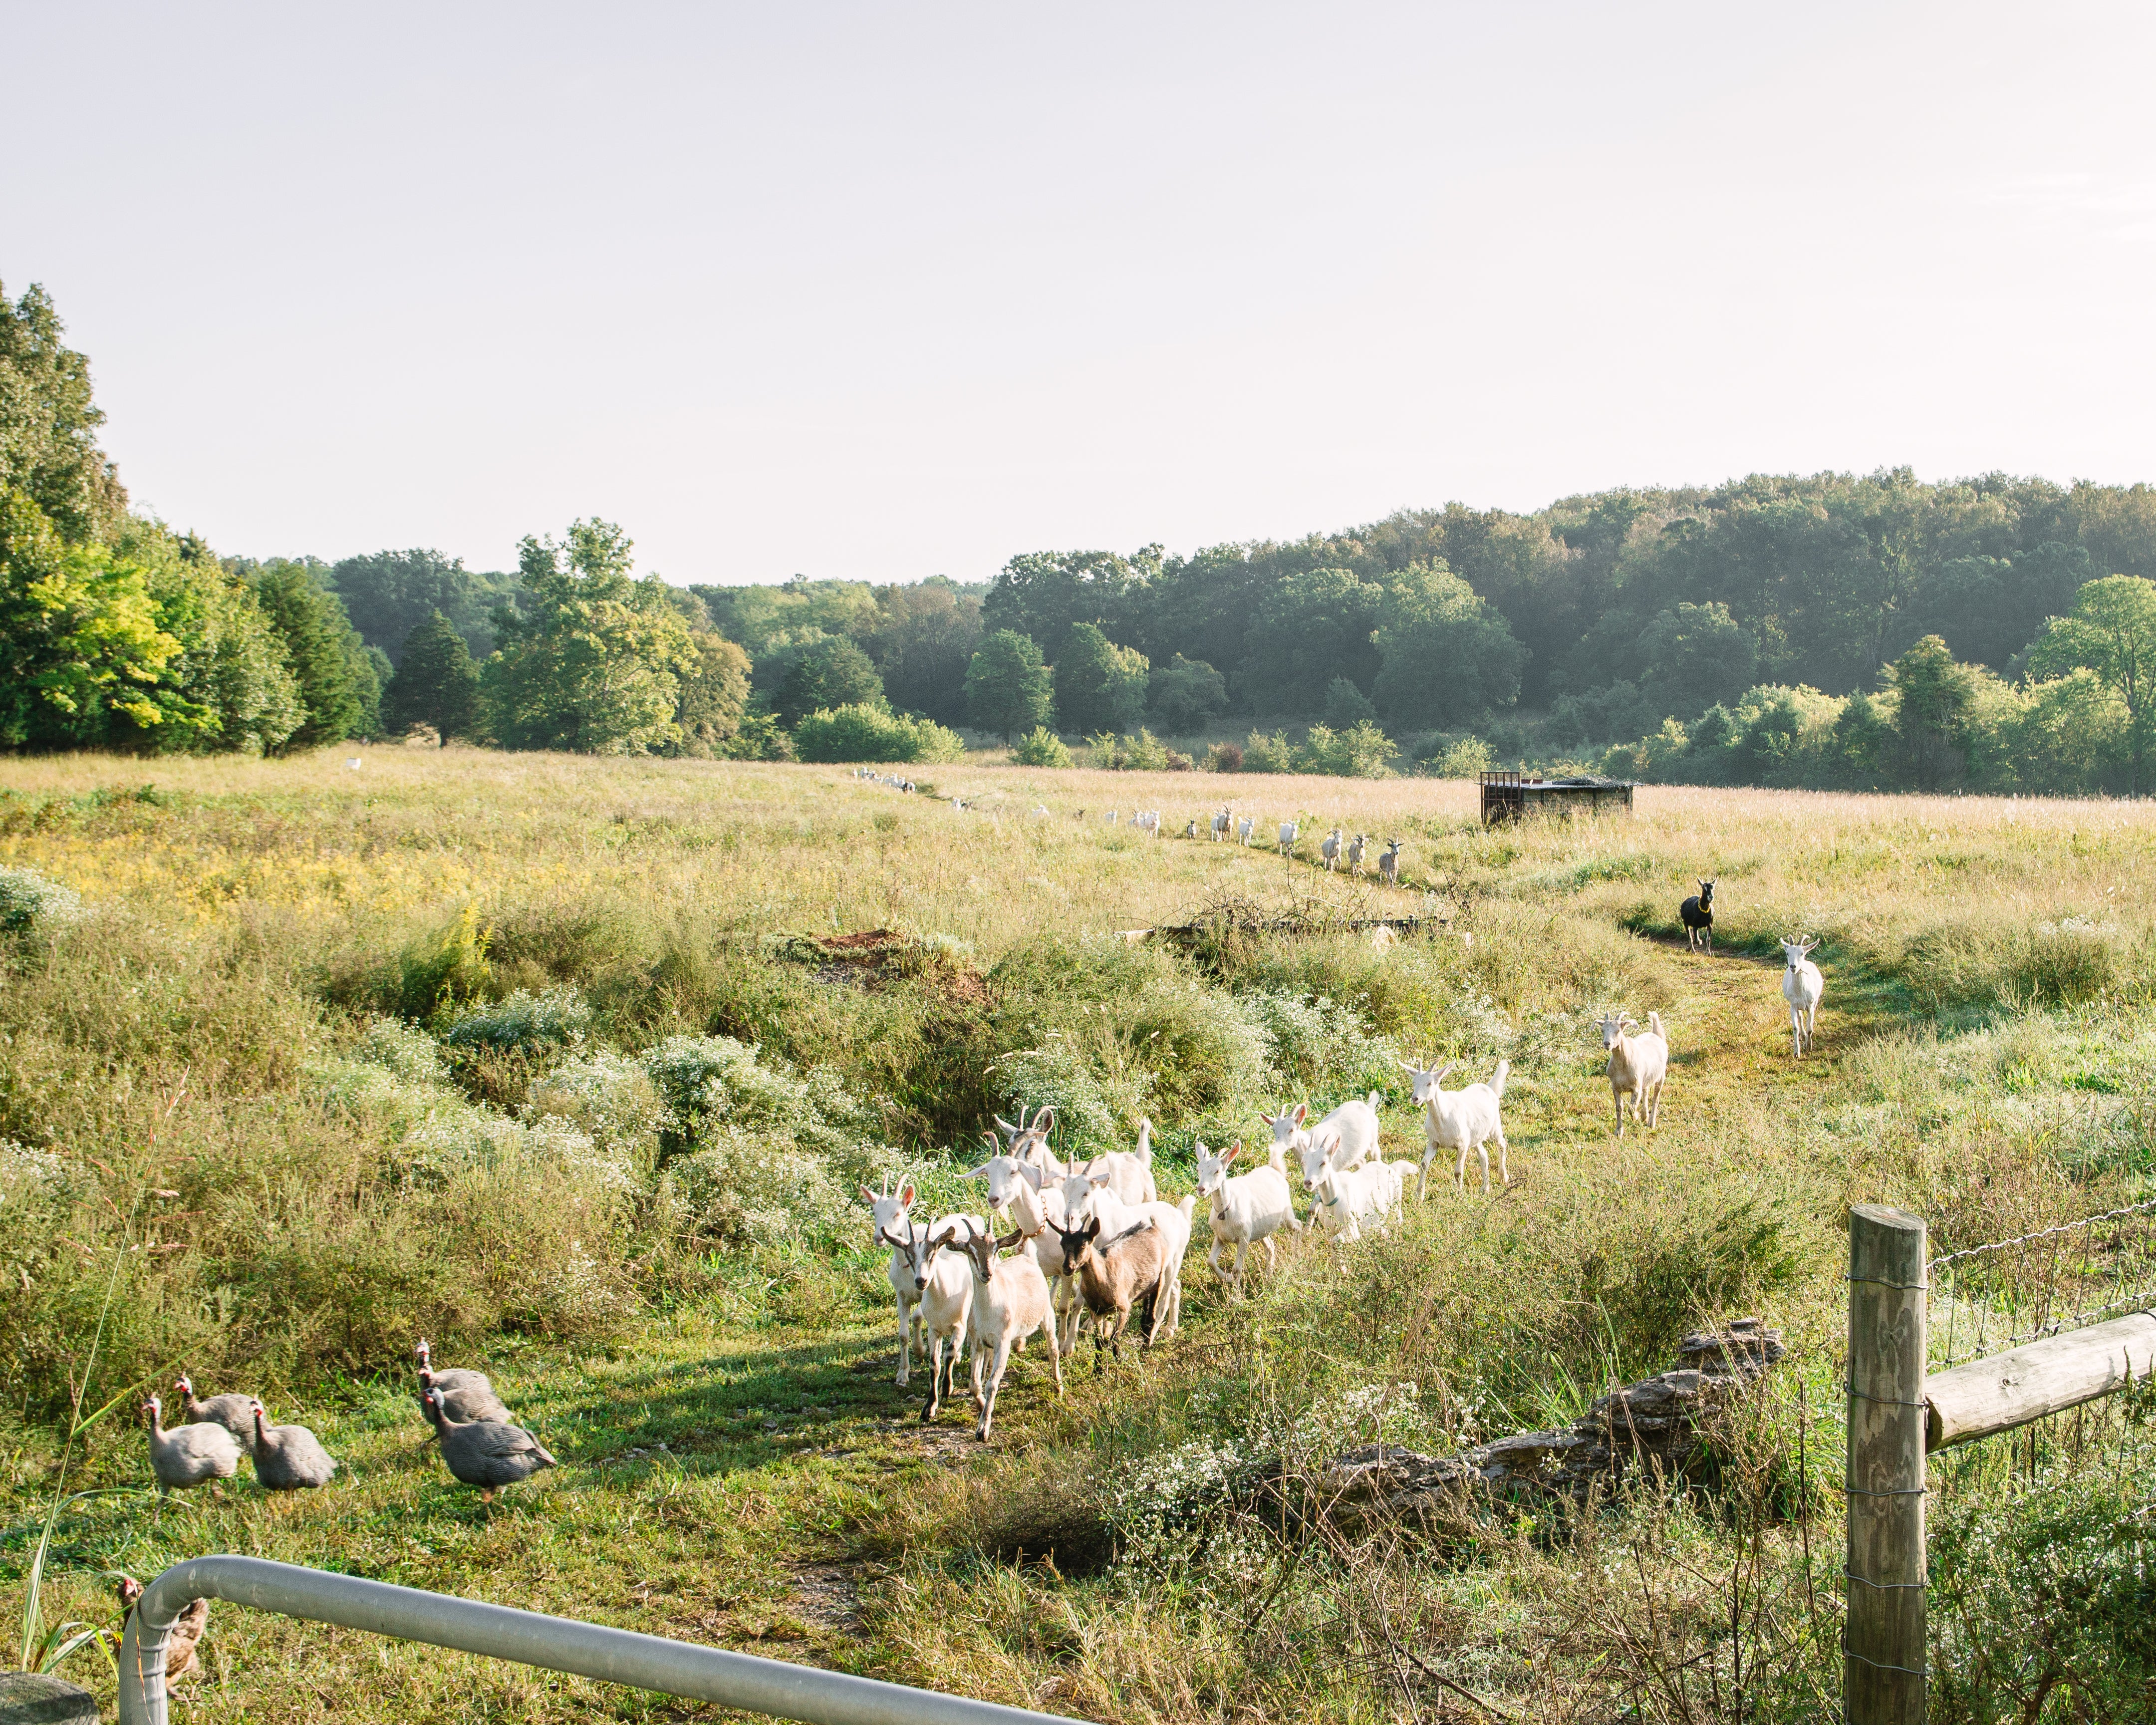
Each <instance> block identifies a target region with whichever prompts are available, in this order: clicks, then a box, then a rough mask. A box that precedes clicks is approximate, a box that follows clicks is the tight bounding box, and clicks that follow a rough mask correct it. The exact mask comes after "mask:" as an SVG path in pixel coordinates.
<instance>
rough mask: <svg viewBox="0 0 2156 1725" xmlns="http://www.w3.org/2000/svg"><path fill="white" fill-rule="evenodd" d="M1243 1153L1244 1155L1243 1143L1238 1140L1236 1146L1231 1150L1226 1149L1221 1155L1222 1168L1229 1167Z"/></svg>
mask: <svg viewBox="0 0 2156 1725" xmlns="http://www.w3.org/2000/svg"><path fill="white" fill-rule="evenodd" d="M1242 1153H1243V1146H1242V1142H1241V1141H1240V1139H1238V1140H1237V1141H1236V1142H1235V1144H1234V1145H1233V1146H1232V1147H1230V1148H1229V1149H1226V1150H1223V1151H1222V1152H1221V1153H1220V1166H1221V1167H1223V1168H1225V1167H1227V1165H1228V1164H1229V1163H1231V1162H1233V1161H1234V1160H1235V1158H1237V1157H1238V1156H1240V1155H1241V1154H1242Z"/></svg>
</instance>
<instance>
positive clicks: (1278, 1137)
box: [1258, 1091, 1383, 1178]
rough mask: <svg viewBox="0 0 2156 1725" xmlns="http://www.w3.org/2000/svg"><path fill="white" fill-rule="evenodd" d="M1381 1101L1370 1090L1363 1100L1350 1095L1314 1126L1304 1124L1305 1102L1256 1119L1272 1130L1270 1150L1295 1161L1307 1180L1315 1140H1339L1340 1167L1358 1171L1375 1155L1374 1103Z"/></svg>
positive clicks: (1376, 1119) (1376, 1113) (1376, 1137)
mask: <svg viewBox="0 0 2156 1725" xmlns="http://www.w3.org/2000/svg"><path fill="white" fill-rule="evenodd" d="M1382 1100H1383V1098H1382V1097H1381V1096H1379V1095H1378V1092H1377V1091H1371V1092H1370V1094H1369V1096H1368V1098H1367V1099H1366V1098H1364V1097H1361V1096H1351V1097H1349V1098H1348V1099H1347V1101H1344V1102H1342V1104H1341V1105H1340V1106H1338V1107H1337V1108H1335V1109H1334V1110H1333V1111H1332V1112H1331V1113H1330V1114H1328V1115H1327V1116H1326V1117H1325V1118H1324V1119H1322V1120H1321V1121H1319V1122H1317V1125H1316V1126H1311V1125H1308V1124H1306V1122H1308V1121H1309V1119H1310V1106H1309V1104H1308V1103H1306V1102H1297V1103H1296V1105H1295V1106H1293V1107H1292V1108H1287V1109H1283V1110H1282V1111H1281V1112H1280V1113H1278V1114H1260V1115H1259V1116H1258V1118H1259V1119H1260V1120H1262V1121H1263V1122H1265V1124H1266V1125H1267V1126H1269V1127H1271V1128H1272V1129H1273V1148H1274V1149H1275V1150H1276V1151H1278V1152H1279V1153H1280V1154H1281V1157H1282V1158H1286V1157H1290V1156H1293V1157H1295V1158H1297V1159H1298V1161H1299V1163H1300V1164H1301V1168H1302V1169H1303V1171H1304V1177H1305V1178H1308V1173H1309V1170H1310V1168H1312V1167H1313V1166H1314V1164H1313V1163H1312V1162H1311V1160H1310V1147H1311V1144H1312V1141H1313V1140H1315V1139H1318V1138H1333V1137H1337V1138H1338V1139H1339V1141H1340V1166H1341V1167H1342V1168H1358V1167H1360V1166H1361V1165H1362V1164H1363V1162H1365V1161H1366V1160H1367V1159H1368V1158H1370V1157H1371V1156H1373V1155H1374V1154H1375V1153H1376V1152H1377V1148H1378V1102H1379V1101H1382Z"/></svg>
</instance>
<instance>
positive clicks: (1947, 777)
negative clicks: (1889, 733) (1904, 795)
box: [1887, 635, 1976, 791]
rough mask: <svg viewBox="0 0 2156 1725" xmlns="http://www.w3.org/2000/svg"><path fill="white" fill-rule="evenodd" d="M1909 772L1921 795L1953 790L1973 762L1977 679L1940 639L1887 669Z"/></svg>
mask: <svg viewBox="0 0 2156 1725" xmlns="http://www.w3.org/2000/svg"><path fill="white" fill-rule="evenodd" d="M1887 680H1888V681H1889V682H1890V683H1891V684H1892V685H1893V688H1894V695H1895V702H1894V730H1895V732H1896V735H1897V738H1898V740H1899V747H1898V749H1897V753H1898V755H1899V756H1900V762H1901V766H1902V772H1903V773H1904V774H1905V775H1906V777H1907V779H1908V781H1909V783H1911V784H1912V785H1914V786H1915V787H1916V788H1917V789H1918V790H1920V791H1942V790H1951V789H1953V788H1954V787H1955V786H1956V785H1958V784H1959V783H1961V780H1962V775H1963V773H1964V771H1965V770H1966V769H1967V767H1968V762H1969V754H1968V747H1969V736H1968V732H1969V712H1970V708H1971V706H1972V705H1973V704H1974V701H1975V699H1976V677H1975V675H1974V672H1973V671H1972V670H1970V669H1969V666H1967V665H1963V664H1962V663H1960V662H1959V661H1958V660H1956V659H1955V657H1954V656H1953V652H1952V651H1951V650H1950V649H1948V646H1947V644H1946V643H1945V642H1944V641H1943V640H1941V639H1939V638H1938V636H1937V635H1926V636H1925V637H1924V638H1923V639H1922V640H1921V641H1919V642H1917V644H1916V645H1915V646H1913V647H1912V648H1910V649H1909V650H1908V651H1907V652H1906V653H1904V654H1903V655H1902V656H1901V657H1900V658H1899V659H1897V660H1895V661H1894V663H1893V664H1892V665H1890V666H1888V667H1887Z"/></svg>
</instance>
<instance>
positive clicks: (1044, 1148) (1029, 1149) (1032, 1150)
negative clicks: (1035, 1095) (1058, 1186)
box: [982, 1102, 1064, 1180]
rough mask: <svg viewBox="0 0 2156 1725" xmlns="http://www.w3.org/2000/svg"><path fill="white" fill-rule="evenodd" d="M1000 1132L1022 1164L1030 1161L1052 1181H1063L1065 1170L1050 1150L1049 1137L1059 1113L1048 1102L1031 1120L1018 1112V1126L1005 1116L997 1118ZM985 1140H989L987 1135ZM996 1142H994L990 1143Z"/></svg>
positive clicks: (1035, 1112) (1021, 1110)
mask: <svg viewBox="0 0 2156 1725" xmlns="http://www.w3.org/2000/svg"><path fill="white" fill-rule="evenodd" d="M995 1122H996V1130H997V1131H998V1132H1001V1133H1002V1134H1003V1135H1004V1142H1005V1144H1006V1145H1007V1146H1008V1147H1009V1154H1010V1155H1012V1156H1014V1157H1015V1158H1017V1159H1018V1160H1019V1161H1020V1162H1029V1163H1033V1164H1034V1167H1036V1168H1039V1170H1040V1171H1041V1172H1042V1173H1045V1174H1046V1175H1048V1176H1049V1177H1050V1178H1051V1179H1057V1180H1060V1179H1061V1178H1063V1174H1064V1167H1063V1164H1062V1163H1060V1162H1059V1161H1058V1160H1057V1159H1056V1158H1055V1153H1053V1152H1052V1151H1050V1149H1049V1147H1048V1135H1049V1133H1050V1132H1053V1131H1055V1109H1053V1108H1051V1107H1050V1106H1048V1105H1047V1104H1046V1103H1045V1102H1044V1103H1043V1104H1042V1105H1041V1106H1039V1108H1037V1109H1035V1110H1034V1113H1033V1117H1032V1118H1031V1119H1028V1118H1027V1117H1026V1111H1025V1110H1024V1109H1023V1108H1021V1109H1019V1111H1018V1124H1017V1125H1016V1126H1013V1125H1012V1124H1011V1123H1010V1122H1009V1121H1008V1120H1006V1119H1004V1117H1003V1116H1002V1115H1000V1114H998V1115H997V1116H996V1117H995ZM982 1136H983V1137H987V1134H986V1133H983V1134H982ZM990 1142H992V1143H993V1140H991V1141H990Z"/></svg>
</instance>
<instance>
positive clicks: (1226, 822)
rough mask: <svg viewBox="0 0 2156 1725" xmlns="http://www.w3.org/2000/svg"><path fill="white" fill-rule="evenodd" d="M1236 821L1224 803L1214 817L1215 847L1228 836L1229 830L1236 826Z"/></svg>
mask: <svg viewBox="0 0 2156 1725" xmlns="http://www.w3.org/2000/svg"><path fill="white" fill-rule="evenodd" d="M1233 824H1235V815H1234V814H1233V813H1232V812H1231V811H1230V810H1229V807H1228V805H1227V804H1226V803H1222V804H1221V805H1220V812H1219V814H1215V815H1214V817H1213V842H1214V844H1215V845H1218V844H1219V842H1220V841H1221V840H1222V839H1224V838H1226V837H1227V836H1228V829H1229V827H1230V826H1232V825H1233Z"/></svg>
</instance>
